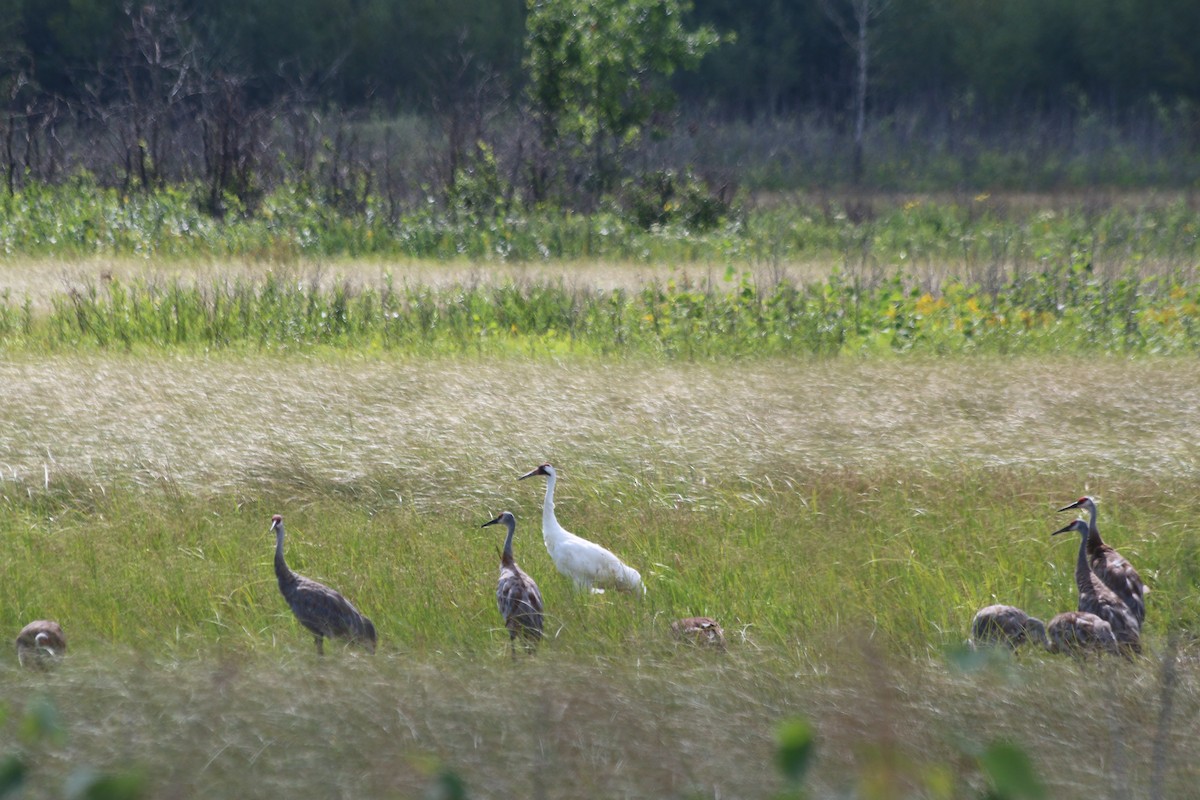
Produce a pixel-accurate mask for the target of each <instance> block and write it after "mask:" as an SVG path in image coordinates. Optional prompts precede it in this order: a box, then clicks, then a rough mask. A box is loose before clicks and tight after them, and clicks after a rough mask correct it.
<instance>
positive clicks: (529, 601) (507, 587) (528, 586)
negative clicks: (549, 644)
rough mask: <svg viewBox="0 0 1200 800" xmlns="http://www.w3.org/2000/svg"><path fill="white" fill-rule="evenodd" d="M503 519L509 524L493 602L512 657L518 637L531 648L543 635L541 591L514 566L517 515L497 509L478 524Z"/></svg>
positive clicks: (522, 571) (515, 650) (526, 646)
mask: <svg viewBox="0 0 1200 800" xmlns="http://www.w3.org/2000/svg"><path fill="white" fill-rule="evenodd" d="M498 522H502V523H504V526H505V527H506V528H508V536H507V537H505V539H504V552H503V553H501V554H500V579H499V580H498V581H497V582H496V606H497V607H498V608H499V609H500V616H502V617H504V627H506V628H508V644H509V648H510V649H511V651H512V654H513V657H514V658H516V655H517V637H518V636H520V637H522V638H523V639H524V640H525V648H526V649H527V650H531V651H532V650H533V649H534V648H536V647H537V644H538V642H539V641H541V638H542V608H543V607H542V593H541V592H540V591H538V587H537V584H536V583H534V581H533V578H531V577H529V576H528V575H527V574H525V571H524V570H522V569H521V568H520V567H518V566H517V562H516V559H514V558H513V549H512V543H513V531H515V530H516V529H517V519H516V517H514V516H513V515H512V513H511V512H509V511H502V512H500V516H498V517H496V518H495V519H494V520H492V521H491V522H485V523H483V525H481V526H480V527H481V528H486V527H487V526H489V525H495V524H496V523H498Z"/></svg>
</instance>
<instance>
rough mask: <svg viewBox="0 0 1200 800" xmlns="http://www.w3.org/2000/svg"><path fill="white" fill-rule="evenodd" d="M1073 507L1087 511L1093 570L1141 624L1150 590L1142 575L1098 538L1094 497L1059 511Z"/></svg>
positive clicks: (1083, 498)
mask: <svg viewBox="0 0 1200 800" xmlns="http://www.w3.org/2000/svg"><path fill="white" fill-rule="evenodd" d="M1074 508H1081V509H1084V510H1086V511H1087V512H1088V535H1087V557H1088V564H1089V565H1090V566H1091V568H1092V572H1094V573H1096V577H1097V578H1099V579H1100V580H1101V581H1103V582H1104V585H1105V586H1107V587H1108V588H1109V589H1112V590H1113V591H1114V592H1116V594H1117V597H1120V598H1121V600H1122V601H1124V603H1125V605H1127V606H1129V610H1130V611H1132V612H1133V616H1135V617H1137V621H1138V625H1141V624H1142V623H1143V622H1145V621H1146V593H1147V592H1148V591H1149V590H1148V589H1147V588H1146V585H1145V584H1144V583H1142V577H1141V576H1140V575H1138V571H1137V570H1136V569H1134V568H1133V565H1132V564H1130V563H1129V562H1128V561H1126V560H1125V558H1123V557H1122V556H1121V554H1120V553H1118V552H1117V551H1116V550H1114V549H1113V548H1112V547H1110V546H1108V545H1107V544H1105V543H1104V540H1103V539H1101V538H1100V529H1099V528H1098V527H1097V526H1096V501H1095V499H1093V498H1091V497H1081V498H1079V499H1078V500H1076V501H1075V502H1074V503H1071V504H1070V505H1069V506H1063V507H1062V508H1060V509H1059V511H1070V510H1071V509H1074Z"/></svg>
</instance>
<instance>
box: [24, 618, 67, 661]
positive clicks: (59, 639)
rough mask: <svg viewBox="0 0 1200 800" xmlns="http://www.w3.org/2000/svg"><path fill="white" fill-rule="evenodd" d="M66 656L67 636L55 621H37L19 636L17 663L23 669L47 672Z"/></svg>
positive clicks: (27, 626)
mask: <svg viewBox="0 0 1200 800" xmlns="http://www.w3.org/2000/svg"><path fill="white" fill-rule="evenodd" d="M66 654H67V636H66V634H64V633H63V629H62V626H61V625H59V624H58V623H57V622H54V621H53V620H48V619H39V620H36V621H34V622H31V623H29V624H28V625H26V626H25V627H24V628H22V629H21V632H20V633H19V634H17V661H18V662H20V664H21V666H22V667H25V668H27V669H40V670H46V669H49V668H50V667H52V666H54V665H55V664H57V663H58V662H59V661H60V660H61V659H62V657H63V656H65V655H66Z"/></svg>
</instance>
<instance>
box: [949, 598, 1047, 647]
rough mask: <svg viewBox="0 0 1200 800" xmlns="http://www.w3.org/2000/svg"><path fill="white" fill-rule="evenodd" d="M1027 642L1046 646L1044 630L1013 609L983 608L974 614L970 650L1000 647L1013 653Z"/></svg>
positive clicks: (1021, 612) (1032, 620) (1036, 621)
mask: <svg viewBox="0 0 1200 800" xmlns="http://www.w3.org/2000/svg"><path fill="white" fill-rule="evenodd" d="M1031 642H1036V643H1038V644H1041V645H1043V646H1046V645H1048V644H1049V640H1048V639H1047V638H1046V626H1045V624H1044V623H1043V622H1042V621H1041V620H1040V619H1038V618H1037V617H1031V616H1029V615H1028V614H1026V613H1025V612H1024V611H1022V610H1021V609H1019V608H1017V607H1016V606H1005V605H994V606H987V607H985V608H981V609H979V610H978V611H977V612H975V618H974V619H972V620H971V640H970V642H969V644H970V645H971V647H978V646H980V645H995V644H1003V645H1007V646H1008V647H1010V648H1012V649H1014V650H1015V649H1016V648H1018V647H1020V646H1021V645H1023V644H1029V643H1031Z"/></svg>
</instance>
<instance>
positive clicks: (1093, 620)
mask: <svg viewBox="0 0 1200 800" xmlns="http://www.w3.org/2000/svg"><path fill="white" fill-rule="evenodd" d="M1046 635H1047V636H1048V637H1049V639H1050V642H1049V644H1048V645H1047V648H1046V649H1048V650H1049V651H1050V652H1051V653H1067V654H1070V655H1076V656H1080V655H1086V654H1087V653H1117V652H1119V648H1118V645H1117V637H1116V636H1114V635H1113V629H1112V626H1111V625H1109V624H1108V623H1107V622H1105V621H1104V620H1102V619H1100V618H1099V617H1097V616H1096V615H1095V614H1089V613H1087V612H1085V611H1064V612H1063V613H1061V614H1057V615H1055V616H1054V617H1052V618H1051V620H1050V622H1049V623H1048V624H1047V625H1046Z"/></svg>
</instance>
